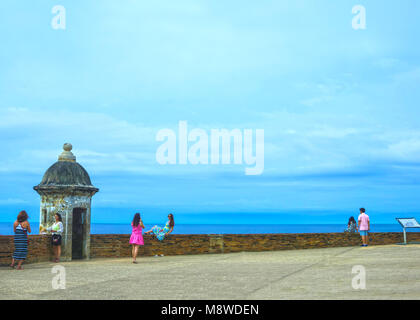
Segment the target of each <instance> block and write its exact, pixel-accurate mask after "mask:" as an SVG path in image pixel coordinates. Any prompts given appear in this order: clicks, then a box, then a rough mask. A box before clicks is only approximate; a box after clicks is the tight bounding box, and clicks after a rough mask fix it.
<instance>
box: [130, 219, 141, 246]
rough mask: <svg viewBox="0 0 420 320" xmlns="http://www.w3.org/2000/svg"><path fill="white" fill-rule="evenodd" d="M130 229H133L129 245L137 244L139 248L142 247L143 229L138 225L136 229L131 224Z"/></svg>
mask: <svg viewBox="0 0 420 320" xmlns="http://www.w3.org/2000/svg"><path fill="white" fill-rule="evenodd" d="M131 227H132V228H133V230H132V232H131V237H130V244H137V245H139V246H142V245H144V241H143V234H142V231H143V228H142V227H141V226H140V224H139V225H138V226H137V227H135V226H133V224H131Z"/></svg>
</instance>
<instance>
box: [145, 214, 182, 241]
mask: <svg viewBox="0 0 420 320" xmlns="http://www.w3.org/2000/svg"><path fill="white" fill-rule="evenodd" d="M168 219H169V220H168V221H167V222H166V224H165V226H164V227H163V228H162V227H159V226H154V227H153V228H152V229H150V230H149V231H147V232H145V234H148V233H153V234H154V235H155V236H156V238H157V239H158V240H159V241H162V240H163V239H165V236H167V235H168V234H170V233H171V232H172V231H173V230H174V226H175V221H174V215H173V214H172V213H170V214H169V215H168Z"/></svg>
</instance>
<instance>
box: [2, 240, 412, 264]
mask: <svg viewBox="0 0 420 320" xmlns="http://www.w3.org/2000/svg"><path fill="white" fill-rule="evenodd" d="M369 237H370V244H371V245H386V244H395V243H400V242H403V235H402V233H401V232H385V233H370V235H369ZM407 237H408V241H409V242H410V241H420V233H414V232H413V233H412V232H410V233H408V234H407ZM129 239H130V235H127V234H94V235H91V249H90V250H91V257H92V258H106V257H129V256H130V255H131V246H130V245H129V243H128V242H129ZM144 242H145V245H144V246H141V247H140V249H139V256H153V255H155V254H164V255H180V254H207V253H229V252H241V251H270V250H293V249H311V248H328V247H350V246H358V245H360V244H361V241H360V236H359V235H358V234H347V233H301V234H248V235H241V234H225V235H207V234H197V235H187V234H173V235H169V236H168V237H167V238H166V239H165V240H164V241H162V242H161V241H158V240H156V238H154V237H153V236H150V235H145V236H144ZM12 253H13V236H0V264H3V265H4V264H7V263H10V259H11V255H12ZM51 259H52V248H51V245H50V237H49V236H46V235H33V236H29V252H28V259H27V262H39V261H49V260H51Z"/></svg>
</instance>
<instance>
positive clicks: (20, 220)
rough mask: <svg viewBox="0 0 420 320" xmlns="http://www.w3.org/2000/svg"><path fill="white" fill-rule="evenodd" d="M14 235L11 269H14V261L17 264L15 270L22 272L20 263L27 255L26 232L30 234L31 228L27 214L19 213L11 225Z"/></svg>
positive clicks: (24, 212)
mask: <svg viewBox="0 0 420 320" xmlns="http://www.w3.org/2000/svg"><path fill="white" fill-rule="evenodd" d="M13 231H14V233H15V252H14V253H13V257H12V264H11V265H10V266H11V267H12V268H14V267H15V261H17V262H18V265H17V269H18V270H22V269H23V267H22V263H23V261H24V260H25V259H26V256H27V255H28V232H29V233H31V226H30V224H29V222H28V214H27V213H26V211H21V212H20V213H19V215H18V216H17V219H16V221H15V223H14V224H13Z"/></svg>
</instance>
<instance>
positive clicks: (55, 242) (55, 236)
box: [47, 213, 64, 262]
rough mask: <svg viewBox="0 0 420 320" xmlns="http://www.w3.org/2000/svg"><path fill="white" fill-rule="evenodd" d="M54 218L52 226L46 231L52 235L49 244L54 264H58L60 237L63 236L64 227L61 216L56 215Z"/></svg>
mask: <svg viewBox="0 0 420 320" xmlns="http://www.w3.org/2000/svg"><path fill="white" fill-rule="evenodd" d="M54 218H55V222H54V224H53V225H52V226H51V227H49V228H47V231H50V232H51V233H52V236H51V244H52V246H53V250H54V262H59V261H60V256H61V235H62V234H63V230H64V227H63V219H62V218H61V214H59V213H56V214H55V215H54Z"/></svg>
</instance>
